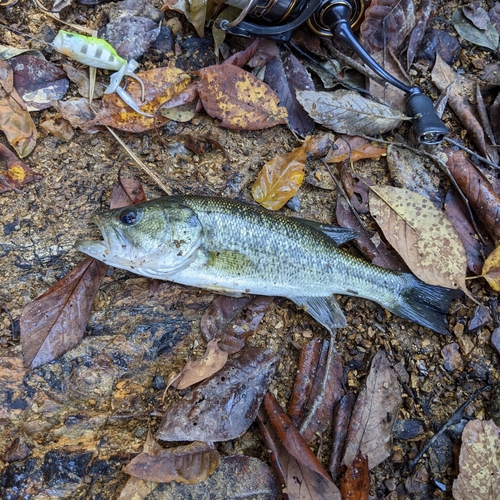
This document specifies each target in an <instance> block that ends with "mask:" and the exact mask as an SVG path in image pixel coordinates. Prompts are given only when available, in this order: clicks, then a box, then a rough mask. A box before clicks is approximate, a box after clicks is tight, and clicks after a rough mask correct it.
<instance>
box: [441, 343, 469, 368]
mask: <svg viewBox="0 0 500 500" xmlns="http://www.w3.org/2000/svg"><path fill="white" fill-rule="evenodd" d="M441 355H442V356H443V359H444V367H445V369H446V370H447V371H449V372H454V371H455V370H463V368H464V361H463V359H462V356H461V355H460V351H459V349H458V345H457V344H456V343H455V342H454V343H453V344H448V345H446V346H444V347H443V348H442V349H441Z"/></svg>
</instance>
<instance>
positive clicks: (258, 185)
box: [252, 138, 309, 210]
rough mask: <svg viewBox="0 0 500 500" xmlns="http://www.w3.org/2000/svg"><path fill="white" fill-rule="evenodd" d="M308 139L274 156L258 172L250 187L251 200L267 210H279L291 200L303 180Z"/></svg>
mask: <svg viewBox="0 0 500 500" xmlns="http://www.w3.org/2000/svg"><path fill="white" fill-rule="evenodd" d="M308 140H309V138H306V140H305V141H304V143H303V144H302V146H300V147H299V148H295V149H292V151H291V152H290V153H284V154H280V155H277V156H275V157H274V158H273V159H272V160H271V161H268V162H267V163H266V164H265V165H264V166H263V167H262V170H261V171H260V172H259V175H258V176H257V180H256V181H255V183H254V185H253V186H252V196H253V199H254V200H255V201H256V202H257V203H260V204H261V205H262V206H263V207H264V208H267V209H269V210H279V209H280V208H281V207H283V206H284V205H285V204H286V202H287V201H288V200H290V199H291V198H293V197H294V196H295V195H296V194H297V191H298V190H299V187H300V186H301V184H302V181H303V180H304V168H305V164H306V151H307V143H308Z"/></svg>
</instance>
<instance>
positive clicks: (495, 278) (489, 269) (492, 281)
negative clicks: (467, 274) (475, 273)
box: [481, 247, 500, 292]
mask: <svg viewBox="0 0 500 500" xmlns="http://www.w3.org/2000/svg"><path fill="white" fill-rule="evenodd" d="M481 275H482V276H483V277H484V278H485V279H486V281H487V282H488V284H489V285H490V286H491V288H493V290H495V292H500V247H496V248H495V250H493V252H491V253H490V255H488V258H487V259H486V260H485V261H484V265H483V271H482V273H481Z"/></svg>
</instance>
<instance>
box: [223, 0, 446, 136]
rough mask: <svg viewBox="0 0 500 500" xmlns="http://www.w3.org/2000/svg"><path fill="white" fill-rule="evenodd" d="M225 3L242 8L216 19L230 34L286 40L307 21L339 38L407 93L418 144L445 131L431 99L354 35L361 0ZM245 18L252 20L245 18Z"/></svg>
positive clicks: (323, 33) (361, 10)
mask: <svg viewBox="0 0 500 500" xmlns="http://www.w3.org/2000/svg"><path fill="white" fill-rule="evenodd" d="M226 3H227V4H229V5H233V6H234V7H238V8H240V9H243V11H242V14H241V15H240V16H239V17H238V19H236V20H235V21H233V22H228V21H225V20H219V22H218V27H219V28H220V29H222V30H225V31H228V32H229V33H231V34H234V35H240V36H262V37H266V38H271V39H273V40H276V41H280V42H287V41H289V40H290V38H291V34H292V31H293V30H295V29H296V28H298V27H299V26H301V25H302V24H304V23H305V22H307V24H308V25H309V27H310V28H311V29H312V30H313V31H314V32H315V33H317V34H319V35H321V36H333V37H334V38H336V39H338V40H342V41H343V42H345V43H347V44H348V45H349V46H350V47H351V48H352V49H353V50H354V52H356V54H357V55H358V56H359V57H360V59H361V60H362V61H363V62H364V63H365V64H366V65H367V66H368V67H369V68H370V69H371V70H372V71H373V72H374V73H376V74H377V75H378V76H380V77H381V78H382V79H383V80H385V81H386V82H387V83H390V84H391V85H393V86H394V87H396V88H398V89H400V90H402V91H403V92H405V93H406V94H407V100H406V110H407V112H408V114H409V115H410V116H411V117H412V118H413V132H414V134H415V137H416V138H417V140H418V141H419V142H420V143H423V144H439V143H441V141H442V140H443V139H444V138H445V136H446V135H447V134H448V129H447V127H446V125H445V124H444V123H443V122H442V121H441V119H440V118H439V117H438V116H437V114H436V112H435V110H434V106H433V103H432V100H431V99H430V98H429V97H428V96H426V95H425V94H423V93H422V91H421V90H420V88H419V87H409V86H408V85H405V84H404V83H403V82H400V81H399V80H398V79H397V78H395V77H394V76H392V75H391V74H389V73H388V72H387V71H385V70H384V69H383V68H382V67H381V66H380V65H379V64H377V63H376V62H375V61H374V60H373V59H372V57H371V56H370V55H369V54H368V52H366V50H365V49H364V48H363V47H362V45H361V44H360V43H359V42H358V40H357V39H356V37H355V36H354V34H353V32H352V29H351V26H355V25H357V24H358V23H359V22H360V21H361V19H362V16H363V13H364V6H365V1H364V0H226ZM247 17H250V18H251V19H253V20H254V21H256V22H249V21H247V20H246V18H247ZM257 22H258V23H259V24H257Z"/></svg>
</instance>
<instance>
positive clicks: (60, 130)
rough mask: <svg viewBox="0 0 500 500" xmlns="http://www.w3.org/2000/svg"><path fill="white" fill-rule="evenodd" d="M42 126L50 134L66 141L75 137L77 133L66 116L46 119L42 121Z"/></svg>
mask: <svg viewBox="0 0 500 500" xmlns="http://www.w3.org/2000/svg"><path fill="white" fill-rule="evenodd" d="M40 127H42V128H43V129H44V130H45V131H47V132H48V133H49V134H52V135H53V136H54V137H57V138H58V139H61V140H62V141H66V142H67V141H70V140H71V139H73V136H74V135H75V131H74V130H73V127H72V126H71V124H70V123H69V122H68V121H66V120H65V119H64V118H56V119H55V120H52V119H50V120H45V121H44V122H42V123H40Z"/></svg>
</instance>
